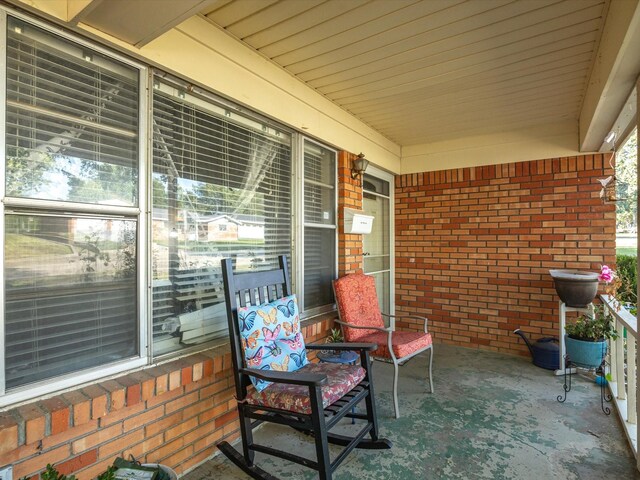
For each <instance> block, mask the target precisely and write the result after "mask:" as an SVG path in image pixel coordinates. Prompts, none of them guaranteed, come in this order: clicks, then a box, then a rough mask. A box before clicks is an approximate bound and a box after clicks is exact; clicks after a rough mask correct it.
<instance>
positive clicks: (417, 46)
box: [292, 2, 602, 88]
mask: <svg viewBox="0 0 640 480" xmlns="http://www.w3.org/2000/svg"><path fill="white" fill-rule="evenodd" d="M481 4H482V2H481ZM504 10H506V9H499V11H504ZM535 13H537V14H538V15H542V13H545V16H544V17H542V18H545V20H540V21H544V22H547V21H551V22H549V23H553V25H549V26H548V27H547V26H546V24H545V29H544V30H543V29H541V27H540V26H539V25H537V24H533V25H531V24H530V25H528V26H527V27H526V28H525V27H523V26H522V24H521V22H522V20H521V19H519V18H518V19H514V18H513V17H511V18H509V19H506V20H504V21H502V22H500V23H499V27H500V28H497V27H498V26H497V25H485V26H482V27H480V26H478V25H479V23H476V22H474V21H473V20H474V19H467V20H465V21H461V22H458V25H456V28H452V29H448V28H439V29H437V32H436V31H435V30H434V31H433V32H429V33H433V35H420V37H421V38H422V40H425V41H426V40H427V37H428V38H429V40H430V41H429V42H428V43H426V42H418V41H417V38H416V39H415V40H416V41H415V42H413V43H408V44H406V45H405V49H404V51H402V50H401V49H400V48H401V45H399V44H393V45H389V46H388V47H382V48H380V49H379V50H377V51H372V52H369V53H368V54H364V55H362V56H359V57H358V58H357V59H352V65H351V66H348V64H347V63H346V62H336V63H334V64H332V65H331V68H332V69H333V68H340V69H342V71H336V73H334V74H332V75H328V76H325V77H318V78H315V79H313V78H310V77H309V76H308V75H307V73H308V72H305V73H301V74H300V75H299V76H300V78H302V79H303V80H305V81H307V83H308V84H309V85H311V86H313V87H316V88H323V87H326V86H328V85H330V84H334V85H335V84H339V83H340V82H342V81H349V80H352V79H354V77H357V76H362V75H366V74H369V73H371V72H377V71H379V70H380V69H382V68H384V69H393V70H396V69H399V72H401V71H402V69H403V68H408V66H409V65H411V63H410V62H415V61H416V60H420V59H423V58H425V57H428V56H431V55H435V54H437V53H442V52H447V51H450V52H455V51H456V49H459V50H460V51H462V52H464V50H465V49H467V48H469V49H473V48H474V44H475V45H477V46H479V47H481V46H482V45H484V47H485V48H487V47H494V46H497V45H499V44H505V43H508V42H513V41H518V39H519V38H524V37H527V36H531V35H535V34H537V33H538V30H539V29H540V31H539V33H544V32H545V31H549V30H552V29H555V28H566V27H567V26H570V25H571V24H576V23H581V22H583V21H587V20H590V19H593V18H600V15H601V13H602V11H601V8H600V7H592V8H589V9H583V10H582V11H580V12H579V13H578V14H576V16H575V17H572V20H573V21H572V22H568V21H567V18H566V17H558V16H557V15H556V12H555V11H552V10H551V9H543V10H539V11H538V12H535ZM529 17H532V18H536V17H537V16H536V15H534V14H533V13H531V14H529V15H527V18H529ZM536 20H538V18H536ZM565 22H566V23H565ZM464 32H467V33H464ZM532 32H533V33H532ZM336 53H337V52H336ZM292 71H293V70H292Z"/></svg>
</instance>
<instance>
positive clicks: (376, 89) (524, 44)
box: [319, 21, 597, 103]
mask: <svg viewBox="0 0 640 480" xmlns="http://www.w3.org/2000/svg"><path fill="white" fill-rule="evenodd" d="M594 28H595V21H592V22H585V23H583V24H579V25H574V26H572V27H568V28H564V29H560V30H555V31H552V32H549V33H546V34H544V35H539V36H536V37H532V38H529V39H526V40H521V41H519V42H515V43H511V44H507V45H503V46H501V47H497V48H495V49H490V50H485V51H481V52H478V53H476V54H474V55H470V56H463V57H459V58H455V59H452V58H450V59H448V64H447V66H448V67H450V70H454V69H459V68H464V67H466V66H469V65H470V64H477V63H484V62H488V63H491V62H492V60H494V59H495V58H499V57H501V56H502V55H509V54H514V53H518V52H523V51H528V50H532V49H535V48H537V47H539V46H542V45H546V44H552V43H557V42H562V41H563V40H564V39H566V38H570V37H572V36H574V35H580V34H586V37H587V38H589V37H590V38H592V39H593V38H594V37H595V36H596V35H597V29H596V30H594ZM437 63H439V62H437V61H436V59H431V63H430V64H429V65H423V66H422V72H420V73H424V74H426V75H428V72H429V67H433V65H434V64H437ZM425 80H426V79H425V76H424V75H420V74H419V73H417V72H411V73H409V74H405V75H396V76H394V77H393V81H389V80H388V79H385V80H384V81H379V82H375V83H368V84H366V85H361V86H358V87H357V88H355V87H354V88H352V89H350V90H343V91H340V92H326V91H324V90H322V89H319V91H321V92H322V93H324V94H326V95H327V96H329V98H332V99H333V100H336V101H339V102H340V103H350V102H352V101H358V100H365V99H374V98H380V97H385V96H389V95H392V94H396V93H406V92H410V91H413V90H415V89H416V88H419V87H420V86H422V85H423V84H424V82H425Z"/></svg>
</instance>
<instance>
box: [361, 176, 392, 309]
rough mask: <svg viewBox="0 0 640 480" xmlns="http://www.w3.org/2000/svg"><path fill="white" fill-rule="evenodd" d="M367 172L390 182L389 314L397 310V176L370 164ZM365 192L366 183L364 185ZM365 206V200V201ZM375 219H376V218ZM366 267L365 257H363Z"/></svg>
mask: <svg viewBox="0 0 640 480" xmlns="http://www.w3.org/2000/svg"><path fill="white" fill-rule="evenodd" d="M366 173H367V174H368V175H371V176H373V177H377V178H379V179H381V180H384V181H386V182H389V232H388V233H389V297H390V298H389V312H388V313H389V314H390V315H395V312H396V242H395V233H396V232H395V176H394V175H393V174H392V173H389V172H387V171H385V170H382V169H380V168H377V167H375V166H373V165H369V167H368V168H367V171H366ZM362 191H363V193H364V183H363V187H362ZM363 208H364V202H363ZM374 221H375V219H374ZM362 267H363V269H364V258H363V259H362Z"/></svg>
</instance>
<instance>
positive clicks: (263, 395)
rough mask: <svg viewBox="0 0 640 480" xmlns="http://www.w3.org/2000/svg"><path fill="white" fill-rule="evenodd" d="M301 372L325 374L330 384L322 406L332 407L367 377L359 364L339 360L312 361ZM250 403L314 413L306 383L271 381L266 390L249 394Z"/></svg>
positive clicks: (325, 391) (324, 394)
mask: <svg viewBox="0 0 640 480" xmlns="http://www.w3.org/2000/svg"><path fill="white" fill-rule="evenodd" d="M298 371H299V372H304V373H324V374H325V375H326V376H327V383H326V384H325V385H322V405H323V408H326V407H328V406H329V405H331V404H332V403H334V402H336V401H337V400H340V399H341V398H342V397H343V396H344V395H345V394H346V393H348V392H349V391H351V390H352V389H353V388H354V387H355V386H356V385H358V383H360V382H361V381H362V379H363V378H364V376H365V371H364V369H363V368H362V367H360V366H358V365H346V364H339V363H308V364H307V365H306V366H304V367H302V368H301V369H300V370H298ZM246 401H247V403H249V404H250V405H260V406H265V407H272V408H278V409H280V410H288V411H290V412H297V413H303V414H310V413H311V400H310V398H309V388H308V387H305V386H303V385H287V384H283V383H271V384H270V385H269V386H268V387H266V388H264V389H263V390H262V391H258V390H252V391H251V392H249V394H248V395H247V397H246Z"/></svg>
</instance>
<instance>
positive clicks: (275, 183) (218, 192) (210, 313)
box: [152, 84, 291, 355]
mask: <svg viewBox="0 0 640 480" xmlns="http://www.w3.org/2000/svg"><path fill="white" fill-rule="evenodd" d="M164 87H165V85H164V84H160V85H158V87H157V88H156V90H155V91H154V119H153V123H154V158H153V216H152V222H153V245H152V249H153V251H152V255H153V338H154V354H155V355H161V354H163V353H168V352H172V351H176V350H179V349H181V348H184V347H188V346H192V345H196V344H200V343H202V342H205V341H208V340H211V339H213V338H216V337H220V336H225V335H227V319H226V310H225V304H224V293H223V290H222V278H221V268H220V260H221V259H223V258H226V257H232V258H233V259H234V260H235V262H234V263H235V268H237V269H238V270H262V269H270V268H273V267H275V266H276V265H277V256H278V255H279V254H290V253H291V139H290V136H289V135H287V134H286V133H284V132H277V131H273V130H272V128H271V127H266V126H265V127H261V128H256V126H255V125H252V124H251V122H250V121H247V122H245V123H243V122H242V119H240V118H238V117H237V116H235V117H234V118H231V117H229V116H227V115H225V114H224V112H222V113H221V114H220V113H218V111H217V110H216V107H215V105H208V104H206V103H204V100H202V99H200V98H194V97H192V96H191V95H190V94H186V93H183V94H180V95H179V96H178V95H177V94H176V95H174V94H172V93H171V89H170V88H169V87H167V88H164ZM229 115H231V114H229ZM234 115H237V114H235V113H234Z"/></svg>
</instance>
